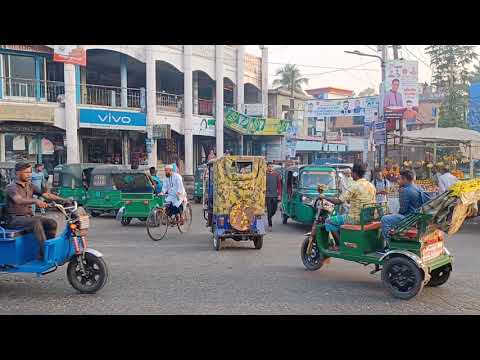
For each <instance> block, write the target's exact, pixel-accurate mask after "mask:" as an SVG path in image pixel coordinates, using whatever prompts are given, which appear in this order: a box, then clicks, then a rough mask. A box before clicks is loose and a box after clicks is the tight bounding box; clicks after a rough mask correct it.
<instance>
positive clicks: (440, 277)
mask: <svg viewBox="0 0 480 360" xmlns="http://www.w3.org/2000/svg"><path fill="white" fill-rule="evenodd" d="M451 272H452V265H451V264H447V265H444V266H442V267H440V268H438V269H435V270H433V271H432V272H431V273H430V281H429V282H428V283H427V285H426V286H429V287H436V286H440V285H443V284H445V283H446V282H447V281H448V278H449V277H450V273H451Z"/></svg>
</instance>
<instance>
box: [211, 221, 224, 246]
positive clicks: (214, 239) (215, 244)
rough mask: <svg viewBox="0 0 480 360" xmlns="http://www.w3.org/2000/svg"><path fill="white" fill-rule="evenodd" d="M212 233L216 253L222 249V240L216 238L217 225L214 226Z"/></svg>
mask: <svg viewBox="0 0 480 360" xmlns="http://www.w3.org/2000/svg"><path fill="white" fill-rule="evenodd" d="M212 232H213V235H212V240H213V248H214V249H215V250H216V251H220V249H221V248H222V239H221V238H219V237H216V236H215V224H213V225H212Z"/></svg>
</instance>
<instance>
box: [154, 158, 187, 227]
mask: <svg viewBox="0 0 480 360" xmlns="http://www.w3.org/2000/svg"><path fill="white" fill-rule="evenodd" d="M165 176H166V178H165V181H164V182H163V186H162V192H161V193H160V195H166V197H165V203H166V210H167V215H168V216H169V217H170V216H172V215H175V217H176V218H177V220H179V221H182V213H183V204H184V202H186V199H187V196H186V195H187V194H186V192H185V188H184V186H183V179H182V176H181V175H180V174H179V173H177V172H174V171H173V166H172V165H166V166H165Z"/></svg>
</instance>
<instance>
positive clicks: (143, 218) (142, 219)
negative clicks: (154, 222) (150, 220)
mask: <svg viewBox="0 0 480 360" xmlns="http://www.w3.org/2000/svg"><path fill="white" fill-rule="evenodd" d="M138 220H140V221H143V222H145V221H147V218H146V217H141V218H138Z"/></svg>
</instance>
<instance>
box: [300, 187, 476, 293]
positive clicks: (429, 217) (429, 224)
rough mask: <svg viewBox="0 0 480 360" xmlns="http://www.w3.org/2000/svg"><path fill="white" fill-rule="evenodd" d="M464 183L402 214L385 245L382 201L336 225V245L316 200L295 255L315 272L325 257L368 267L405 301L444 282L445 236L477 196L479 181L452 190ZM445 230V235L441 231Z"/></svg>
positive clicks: (326, 208) (448, 259)
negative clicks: (354, 219) (356, 218)
mask: <svg viewBox="0 0 480 360" xmlns="http://www.w3.org/2000/svg"><path fill="white" fill-rule="evenodd" d="M461 186H464V187H468V185H463V184H459V185H454V186H453V187H451V188H450V191H448V192H445V193H443V194H441V195H438V196H437V197H435V198H433V199H431V200H430V201H428V202H426V203H425V204H424V205H422V207H420V208H419V209H417V211H416V212H414V213H412V214H410V215H408V216H406V217H405V218H404V219H403V220H402V221H400V222H399V223H398V224H397V225H396V226H395V227H394V228H393V229H392V230H391V231H390V234H389V235H390V239H389V241H388V243H389V244H388V248H385V244H384V239H382V237H381V234H380V228H381V222H380V219H381V217H382V216H383V214H384V213H385V206H384V205H377V204H371V205H366V206H364V208H363V209H362V211H361V213H360V224H357V225H351V224H345V225H342V226H341V227H340V239H339V242H340V243H339V244H337V245H339V246H338V247H336V246H333V242H334V240H333V238H332V237H331V236H330V235H329V233H328V232H327V231H326V230H325V220H326V219H327V218H328V217H329V216H331V211H332V204H331V203H329V202H328V201H326V200H325V199H317V201H316V203H315V208H316V209H317V216H316V221H315V223H314V224H313V225H312V231H311V232H310V233H307V234H305V235H306V237H305V239H304V241H303V243H302V246H301V259H302V262H303V264H304V266H305V268H306V269H307V270H318V269H320V268H321V267H322V266H323V265H324V264H326V263H328V262H329V261H330V259H331V258H340V259H343V260H348V261H354V262H357V263H360V264H363V265H374V266H375V269H374V270H373V271H371V274H374V273H376V272H378V271H381V279H382V282H383V284H384V286H385V287H386V288H387V289H388V290H389V292H390V293H391V294H392V295H393V296H394V297H396V298H399V299H404V300H408V299H411V298H413V297H414V296H416V295H417V294H419V293H420V292H421V291H422V289H423V287H424V286H431V287H436V286H440V285H442V284H444V283H446V282H447V280H448V279H449V276H450V273H451V271H452V260H453V258H452V256H451V255H450V253H449V251H448V250H447V248H446V247H445V240H446V235H447V234H448V235H449V236H450V235H453V234H454V233H455V232H457V231H458V230H459V229H460V227H461V225H462V224H463V221H464V220H465V217H466V216H467V213H468V209H469V207H471V206H472V204H473V203H474V202H476V201H478V200H479V199H480V180H477V185H476V190H472V189H471V188H470V189H469V190H467V191H465V189H464V190H462V189H460V190H458V188H459V187H461ZM446 233H447V234H446Z"/></svg>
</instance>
